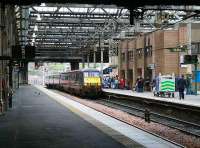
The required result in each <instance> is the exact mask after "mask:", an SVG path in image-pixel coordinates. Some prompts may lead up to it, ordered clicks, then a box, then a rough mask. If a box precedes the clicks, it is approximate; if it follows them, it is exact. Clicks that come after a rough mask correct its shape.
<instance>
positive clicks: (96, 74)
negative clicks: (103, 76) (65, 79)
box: [84, 71, 100, 77]
mask: <svg viewBox="0 0 200 148" xmlns="http://www.w3.org/2000/svg"><path fill="white" fill-rule="evenodd" d="M99 76H100V74H99V72H98V71H89V72H84V77H99Z"/></svg>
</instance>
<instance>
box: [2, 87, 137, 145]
mask: <svg viewBox="0 0 200 148" xmlns="http://www.w3.org/2000/svg"><path fill="white" fill-rule="evenodd" d="M13 102H14V106H13V108H12V109H11V110H9V111H8V112H6V115H4V116H0V148H123V147H125V146H124V145H122V144H121V143H119V142H118V141H116V140H114V139H113V138H111V137H109V136H108V135H107V134H105V133H103V132H102V131H101V130H99V129H98V128H96V127H95V126H93V125H92V124H90V123H88V122H87V121H85V120H84V119H82V118H80V117H79V116H78V115H76V114H74V113H73V112H72V111H70V110H68V109H67V108H65V107H63V106H62V105H60V104H58V103H57V102H55V101H54V100H52V99H50V98H49V97H48V96H47V95H46V94H44V93H42V92H40V91H39V90H37V89H36V88H34V87H32V86H22V87H21V88H20V89H19V90H17V91H16V93H15V95H14V97H13ZM136 147H138V145H136ZM139 147H140V146H139Z"/></svg>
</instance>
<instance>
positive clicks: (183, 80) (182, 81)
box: [177, 75, 186, 100]
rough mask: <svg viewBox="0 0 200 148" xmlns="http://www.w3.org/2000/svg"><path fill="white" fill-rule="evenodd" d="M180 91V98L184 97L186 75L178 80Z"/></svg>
mask: <svg viewBox="0 0 200 148" xmlns="http://www.w3.org/2000/svg"><path fill="white" fill-rule="evenodd" d="M177 83H178V91H179V99H180V100H181V99H184V90H185V87H186V80H185V79H184V75H182V76H181V78H180V79H179V80H178V82H177Z"/></svg>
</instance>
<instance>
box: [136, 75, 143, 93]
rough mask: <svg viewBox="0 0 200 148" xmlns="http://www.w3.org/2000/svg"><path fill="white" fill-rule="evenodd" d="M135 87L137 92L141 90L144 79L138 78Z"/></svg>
mask: <svg viewBox="0 0 200 148" xmlns="http://www.w3.org/2000/svg"><path fill="white" fill-rule="evenodd" d="M137 88H138V92H143V88H144V81H143V79H142V78H140V79H139V81H138V83H137Z"/></svg>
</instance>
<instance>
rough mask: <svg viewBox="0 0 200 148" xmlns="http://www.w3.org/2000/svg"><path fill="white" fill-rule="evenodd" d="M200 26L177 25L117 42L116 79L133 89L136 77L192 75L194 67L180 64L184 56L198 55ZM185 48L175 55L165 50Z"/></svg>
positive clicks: (195, 24)
mask: <svg viewBox="0 0 200 148" xmlns="http://www.w3.org/2000/svg"><path fill="white" fill-rule="evenodd" d="M199 43H200V25H199V24H198V23H193V24H191V23H189V24H179V26H177V27H175V28H173V29H170V30H169V29H168V30H157V31H154V32H151V33H141V34H138V35H137V36H135V37H133V38H129V39H122V40H120V42H119V48H118V49H119V55H118V64H119V76H120V78H125V80H126V85H127V86H129V87H131V88H132V87H133V86H134V85H135V81H136V79H137V78H138V77H143V78H145V79H151V80H152V78H154V77H155V76H156V75H158V74H159V73H161V74H173V73H174V74H175V75H176V76H179V75H181V74H184V75H186V74H192V71H193V69H194V68H193V66H191V65H183V64H181V63H182V62H183V56H184V55H185V54H198V55H199V54H200V50H199ZM180 47H185V48H186V49H188V50H186V51H183V52H180V51H179V52H174V51H171V50H170V49H168V48H171V49H173V48H180Z"/></svg>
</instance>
